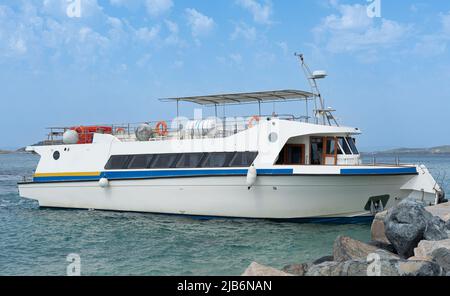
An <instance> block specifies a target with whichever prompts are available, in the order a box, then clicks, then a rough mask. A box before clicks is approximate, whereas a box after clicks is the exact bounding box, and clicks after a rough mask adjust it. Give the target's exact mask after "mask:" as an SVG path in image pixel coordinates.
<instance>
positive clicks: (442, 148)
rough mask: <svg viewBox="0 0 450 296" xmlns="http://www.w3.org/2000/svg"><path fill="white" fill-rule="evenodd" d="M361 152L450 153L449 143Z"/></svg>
mask: <svg viewBox="0 0 450 296" xmlns="http://www.w3.org/2000/svg"><path fill="white" fill-rule="evenodd" d="M363 154H376V155H405V154H414V155H417V154H424V155H446V154H448V155H450V145H444V146H437V147H431V148H397V149H389V150H384V151H374V152H363Z"/></svg>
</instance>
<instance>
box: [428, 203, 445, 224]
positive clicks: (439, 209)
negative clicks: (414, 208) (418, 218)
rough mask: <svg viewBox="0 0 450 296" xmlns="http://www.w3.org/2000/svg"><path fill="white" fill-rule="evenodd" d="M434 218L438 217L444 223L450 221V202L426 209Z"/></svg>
mask: <svg viewBox="0 0 450 296" xmlns="http://www.w3.org/2000/svg"><path fill="white" fill-rule="evenodd" d="M425 209H426V210H427V211H428V212H430V213H431V214H432V215H433V216H438V217H439V218H441V219H442V220H444V221H448V220H450V202H446V203H441V204H438V205H434V206H429V207H426V208H425Z"/></svg>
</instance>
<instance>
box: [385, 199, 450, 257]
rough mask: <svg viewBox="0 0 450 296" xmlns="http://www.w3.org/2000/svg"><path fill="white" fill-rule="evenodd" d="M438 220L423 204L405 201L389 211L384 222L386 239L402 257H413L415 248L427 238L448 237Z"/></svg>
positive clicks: (410, 200)
mask: <svg viewBox="0 0 450 296" xmlns="http://www.w3.org/2000/svg"><path fill="white" fill-rule="evenodd" d="M437 219H439V218H437ZM437 219H434V218H433V215H432V214H431V213H430V212H428V211H427V210H425V207H424V205H423V204H422V203H421V202H418V201H415V200H412V199H405V200H403V201H401V202H400V203H399V204H398V205H397V206H396V207H394V208H391V209H389V210H388V213H387V215H386V217H385V220H384V224H385V233H386V237H387V238H388V240H389V241H390V242H391V243H392V245H393V246H394V248H395V250H397V253H398V254H399V255H400V256H402V257H403V258H408V257H411V256H413V254H414V248H415V247H416V246H417V244H418V243H419V242H420V241H421V240H423V239H424V238H425V237H427V238H428V239H444V238H446V237H448V236H447V232H446V231H445V229H444V228H442V223H440V221H439V220H437Z"/></svg>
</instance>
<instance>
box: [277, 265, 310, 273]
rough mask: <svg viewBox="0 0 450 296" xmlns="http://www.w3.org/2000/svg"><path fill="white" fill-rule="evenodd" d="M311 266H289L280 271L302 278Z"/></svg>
mask: <svg viewBox="0 0 450 296" xmlns="http://www.w3.org/2000/svg"><path fill="white" fill-rule="evenodd" d="M311 266H312V264H311V263H301V264H290V265H287V266H285V267H283V270H282V271H283V272H286V273H288V274H292V275H296V276H304V275H305V274H306V272H307V271H308V269H309V268H310V267H311Z"/></svg>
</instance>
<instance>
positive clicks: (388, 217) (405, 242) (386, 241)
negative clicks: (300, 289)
mask: <svg viewBox="0 0 450 296" xmlns="http://www.w3.org/2000/svg"><path fill="white" fill-rule="evenodd" d="M371 239H372V240H371V241H370V242H367V243H365V242H361V241H358V240H355V239H352V238H350V237H345V236H338V237H337V238H336V240H335V242H334V245H333V254H332V255H329V256H325V257H322V258H319V259H317V260H315V261H313V262H306V263H293V264H290V265H287V266H285V267H284V268H283V269H282V270H278V269H275V268H272V267H268V266H264V265H261V264H259V263H256V262H253V263H252V264H250V266H249V267H248V268H247V269H246V270H245V272H244V273H243V274H242V275H243V276H450V203H444V204H440V205H436V206H431V207H425V206H424V205H423V204H422V203H420V202H417V201H414V200H409V199H406V200H403V201H402V202H401V203H400V204H399V205H398V206H397V207H395V208H391V209H389V210H388V211H385V212H382V213H378V214H377V215H376V216H375V219H374V220H373V223H372V227H371Z"/></svg>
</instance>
